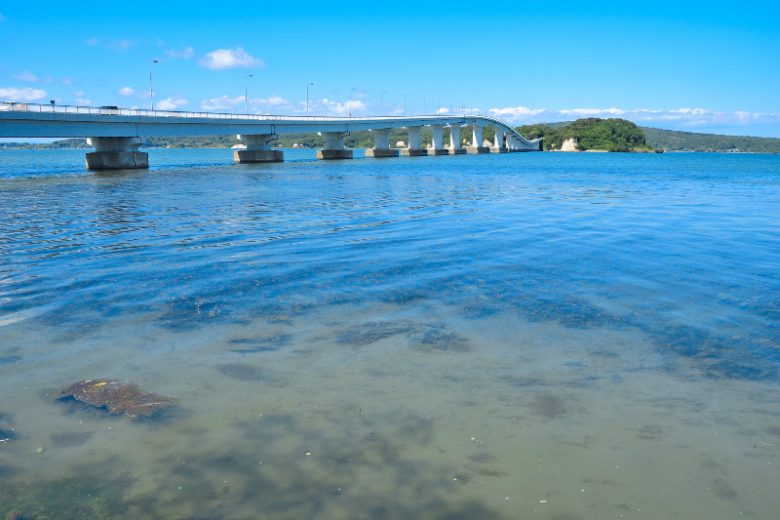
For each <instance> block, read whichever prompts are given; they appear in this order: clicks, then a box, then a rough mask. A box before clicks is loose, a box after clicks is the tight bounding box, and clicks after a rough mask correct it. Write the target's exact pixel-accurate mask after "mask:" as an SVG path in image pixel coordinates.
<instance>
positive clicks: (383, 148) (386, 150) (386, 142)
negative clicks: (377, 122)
mask: <svg viewBox="0 0 780 520" xmlns="http://www.w3.org/2000/svg"><path fill="white" fill-rule="evenodd" d="M390 131H391V129H390V128H380V129H379V130H371V132H373V134H374V147H373V148H368V149H366V157H376V158H377V159H379V158H381V157H398V150H396V149H395V148H390Z"/></svg>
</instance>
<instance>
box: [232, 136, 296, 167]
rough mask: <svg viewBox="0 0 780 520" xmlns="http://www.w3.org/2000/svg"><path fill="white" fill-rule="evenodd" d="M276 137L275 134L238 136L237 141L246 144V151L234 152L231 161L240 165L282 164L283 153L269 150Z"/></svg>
mask: <svg viewBox="0 0 780 520" xmlns="http://www.w3.org/2000/svg"><path fill="white" fill-rule="evenodd" d="M277 137H278V136H277V135H276V134H255V135H239V136H238V140H239V141H242V142H243V143H244V144H246V150H236V151H234V152H233V160H234V161H236V162H237V163H240V164H246V163H274V162H282V161H283V160H284V153H282V151H281V150H272V149H271V143H272V142H273V141H275V140H276V139H277Z"/></svg>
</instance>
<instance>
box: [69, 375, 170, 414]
mask: <svg viewBox="0 0 780 520" xmlns="http://www.w3.org/2000/svg"><path fill="white" fill-rule="evenodd" d="M68 398H73V399H75V400H77V401H80V402H82V403H86V404H88V405H90V406H94V407H96V408H106V409H108V413H110V414H114V415H119V414H125V415H127V416H129V417H149V416H151V415H153V414H155V413H156V412H158V411H160V410H162V409H164V408H167V407H168V406H170V405H171V404H173V402H174V400H173V398H171V397H165V396H163V395H160V394H153V393H150V392H143V391H141V389H140V388H138V386H137V385H134V384H132V383H122V382H120V381H112V380H110V379H87V380H86V381H80V382H78V383H76V384H73V385H71V386H69V387H68V388H66V389H64V390H63V391H62V392H60V399H68Z"/></svg>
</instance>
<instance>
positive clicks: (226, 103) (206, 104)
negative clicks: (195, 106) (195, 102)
mask: <svg viewBox="0 0 780 520" xmlns="http://www.w3.org/2000/svg"><path fill="white" fill-rule="evenodd" d="M243 102H244V96H236V97H230V96H221V97H216V98H211V99H204V100H203V101H201V102H200V108H202V109H203V110H230V109H232V108H235V107H237V106H238V105H239V104H240V103H243Z"/></svg>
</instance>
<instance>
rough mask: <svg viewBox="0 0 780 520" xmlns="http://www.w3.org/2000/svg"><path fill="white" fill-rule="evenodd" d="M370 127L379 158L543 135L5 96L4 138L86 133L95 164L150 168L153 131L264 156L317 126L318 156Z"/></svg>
mask: <svg viewBox="0 0 780 520" xmlns="http://www.w3.org/2000/svg"><path fill="white" fill-rule="evenodd" d="M488 126H489V127H492V128H493V129H494V130H495V137H494V139H493V142H492V146H483V144H484V143H483V130H484V128H485V127H488ZM423 127H430V128H431V134H432V141H431V145H430V146H429V147H426V148H423V146H422V141H421V139H420V130H421V129H422V128H423ZM463 127H469V128H470V130H471V135H470V136H468V137H470V140H469V143H470V144H468V145H467V146H465V147H464V146H463V144H462V140H461V130H462V129H463ZM445 128H448V129H449V143H445V142H444V130H445ZM365 130H368V131H370V132H371V133H372V134H373V137H374V147H373V148H369V149H367V150H366V156H367V157H376V158H381V157H398V156H399V155H407V156H422V155H455V154H464V153H473V154H483V153H504V152H521V151H538V150H539V149H540V140H538V139H537V140H528V139H526V138H525V137H523V136H522V135H520V134H519V133H518V132H517V131H516V130H515V129H514V128H512V127H511V126H510V125H509V124H508V123H505V122H503V121H500V120H499V119H495V118H492V117H487V116H479V115H468V116H467V115H463V116H454V115H429V116H419V115H418V116H384V117H322V116H276V115H254V114H245V115H244V114H220V113H213V112H178V111H164V110H138V109H129V108H118V107H113V106H111V107H100V108H96V107H83V106H63V105H56V106H55V105H53V104H52V105H41V104H34V103H18V102H0V137H11V138H41V137H43V138H86V139H87V140H88V143H90V144H91V146H93V147H94V148H95V151H93V152H89V153H87V155H86V159H87V169H90V170H118V169H142V168H148V167H149V154H148V153H146V152H141V151H139V147H140V146H141V145H142V144H143V142H144V141H143V140H144V139H145V138H149V137H184V136H190V137H192V136H204V135H238V137H239V140H240V141H241V142H242V143H243V144H244V145H245V146H246V148H245V149H240V150H235V152H234V160H235V161H236V162H239V163H258V162H261V163H262V162H281V161H283V160H284V155H283V152H282V151H281V150H278V149H273V147H272V144H273V142H274V141H275V140H276V139H278V137H279V135H280V134H292V133H317V134H320V135H322V136H323V137H324V139H325V145H324V146H323V148H322V149H320V150H317V158H318V159H351V158H352V150H351V149H348V148H347V147H346V146H345V145H344V138H345V137H347V136H348V135H350V133H351V132H356V131H365ZM395 130H402V131H405V132H406V134H407V139H406V147H405V148H401V149H397V148H392V147H391V146H390V142H389V140H390V134H391V132H393V131H395Z"/></svg>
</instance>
